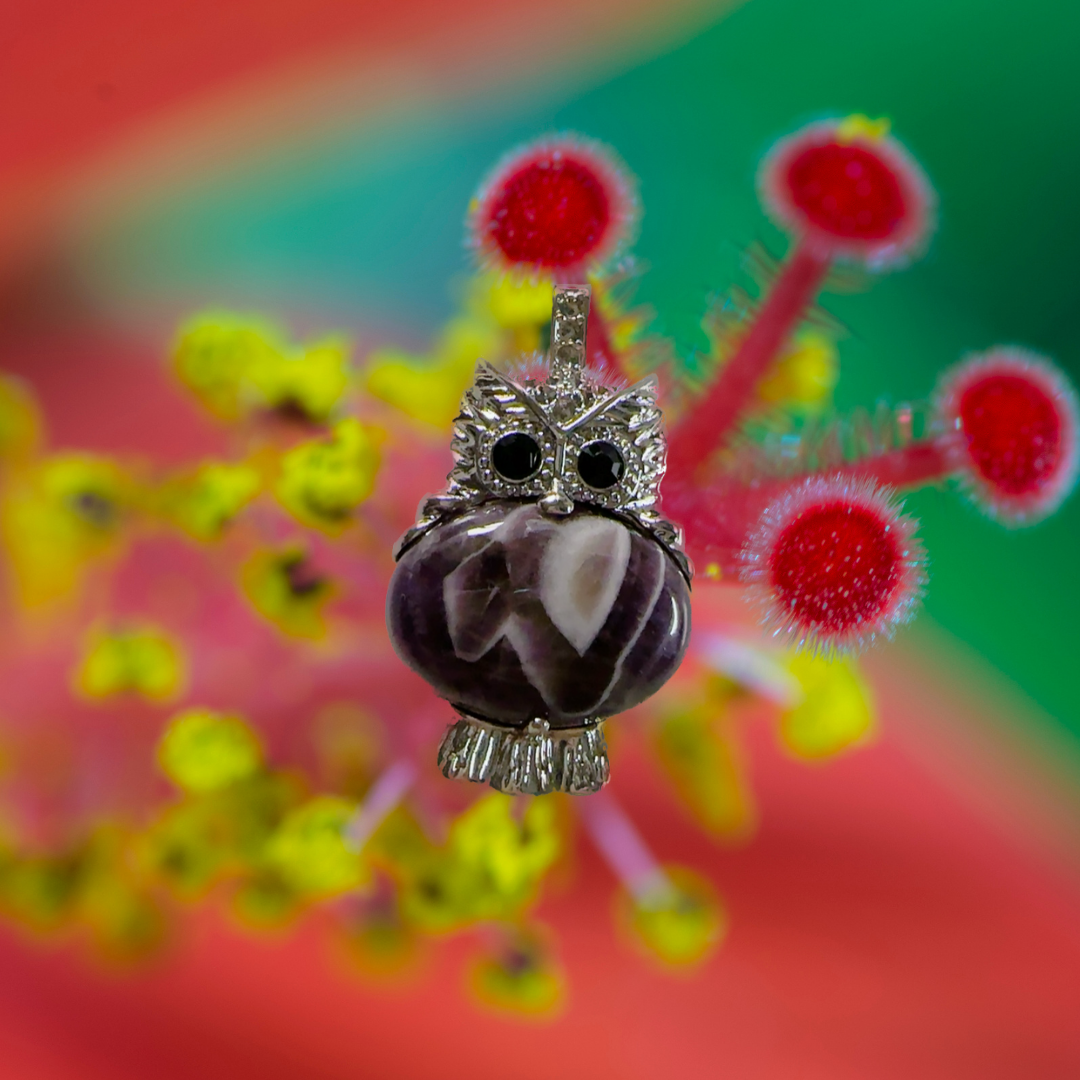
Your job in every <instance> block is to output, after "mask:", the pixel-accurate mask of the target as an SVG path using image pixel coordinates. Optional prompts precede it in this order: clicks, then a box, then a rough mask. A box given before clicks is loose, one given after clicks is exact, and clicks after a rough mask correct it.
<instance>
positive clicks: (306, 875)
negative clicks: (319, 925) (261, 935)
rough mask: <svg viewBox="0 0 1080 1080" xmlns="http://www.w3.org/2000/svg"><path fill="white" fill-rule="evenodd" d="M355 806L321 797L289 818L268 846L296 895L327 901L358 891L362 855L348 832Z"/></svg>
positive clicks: (269, 856)
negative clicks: (349, 841) (340, 894)
mask: <svg viewBox="0 0 1080 1080" xmlns="http://www.w3.org/2000/svg"><path fill="white" fill-rule="evenodd" d="M355 813H356V804H355V803H353V802H351V801H349V800H348V799H341V798H337V797H336V796H332V795H319V796H316V797H315V798H314V799H311V800H309V801H308V802H306V803H304V804H303V805H301V806H298V807H297V808H296V809H295V810H292V811H291V812H290V813H289V814H288V815H286V817H285V819H284V821H282V823H281V825H280V827H279V828H278V830H277V831H276V832H275V833H274V835H273V836H272V837H271V838H270V842H269V844H268V846H267V851H266V855H267V860H268V861H269V863H270V864H271V865H272V866H273V867H274V868H275V869H276V870H277V871H278V872H279V873H280V874H281V876H282V878H283V879H284V880H285V882H286V883H287V884H288V885H289V886H291V887H292V888H293V889H294V890H295V892H296V893H298V894H300V895H302V896H305V897H311V898H316V897H327V896H334V895H336V894H338V893H342V892H347V891H348V890H350V889H355V888H357V886H359V885H360V884H361V882H362V881H363V880H364V877H365V874H364V867H363V864H362V862H361V861H360V856H359V854H358V853H357V852H356V851H355V850H354V849H353V848H352V847H351V846H350V844H349V843H348V839H347V836H346V829H347V826H348V824H349V821H350V819H351V818H352V816H353V815H354V814H355Z"/></svg>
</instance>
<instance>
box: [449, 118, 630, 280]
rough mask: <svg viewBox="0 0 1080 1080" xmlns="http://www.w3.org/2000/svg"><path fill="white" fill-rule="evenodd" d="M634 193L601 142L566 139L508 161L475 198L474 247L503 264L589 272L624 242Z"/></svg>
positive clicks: (536, 145) (540, 145)
mask: <svg viewBox="0 0 1080 1080" xmlns="http://www.w3.org/2000/svg"><path fill="white" fill-rule="evenodd" d="M634 211H635V204H634V197H633V194H632V192H631V188H630V185H629V183H628V182H627V180H626V179H625V178H624V176H623V173H622V171H621V169H620V167H619V165H618V164H617V163H616V162H615V160H614V158H613V156H612V155H610V154H609V153H608V152H607V151H606V150H605V149H604V148H603V147H600V146H598V145H596V144H593V143H589V142H586V141H584V140H580V139H576V138H570V137H560V138H558V139H546V140H543V141H541V142H539V143H534V144H531V145H529V146H527V147H525V148H524V149H523V150H520V151H518V152H516V153H514V154H512V155H510V156H509V157H508V158H507V159H505V160H504V161H503V162H502V163H501V164H500V165H499V166H498V167H497V168H496V169H495V171H494V173H493V174H492V175H491V177H490V178H489V179H488V181H487V183H486V184H485V185H484V187H483V188H482V189H481V192H480V194H479V196H478V197H477V200H476V203H475V204H474V209H473V211H472V215H471V221H470V227H471V231H472V242H473V245H474V246H475V247H476V248H478V249H479V250H480V252H481V254H482V255H483V256H485V257H486V258H487V259H488V260H490V261H491V262H493V263H495V264H496V265H498V266H500V267H502V268H503V269H513V268H523V269H532V270H542V271H556V272H557V271H569V270H574V271H587V270H588V269H589V268H592V267H595V266H597V265H599V264H601V263H602V262H604V261H605V260H606V259H607V258H608V257H609V256H610V255H611V254H613V252H614V251H615V250H616V249H617V248H618V246H619V245H620V244H621V243H623V242H624V241H625V240H626V238H627V234H628V233H629V231H630V226H631V224H632V223H633V220H634Z"/></svg>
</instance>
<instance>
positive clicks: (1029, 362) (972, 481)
mask: <svg viewBox="0 0 1080 1080" xmlns="http://www.w3.org/2000/svg"><path fill="white" fill-rule="evenodd" d="M936 406H937V410H938V413H939V415H940V417H941V420H942V421H943V423H944V425H945V426H946V427H947V428H948V429H951V430H954V431H956V432H957V440H958V441H957V444H956V448H955V455H956V456H955V461H954V463H955V466H956V467H957V469H958V470H959V471H960V472H961V475H962V476H965V477H966V478H967V482H968V485H969V487H970V488H971V490H972V493H973V495H974V496H975V498H976V499H977V500H978V501H979V502H981V503H982V505H983V507H984V508H985V509H986V510H987V511H988V512H989V513H990V514H991V515H992V516H994V517H997V518H999V519H1001V520H1003V521H1006V522H1012V523H1020V522H1031V521H1037V520H1040V519H1041V518H1043V517H1045V516H1046V515H1047V514H1049V513H1051V512H1052V511H1053V510H1055V509H1056V508H1057V507H1058V506H1059V505H1060V504H1061V502H1062V500H1063V499H1064V498H1065V497H1066V496H1067V495H1068V494H1069V492H1070V490H1071V489H1072V486H1073V483H1074V481H1075V479H1076V471H1077V457H1078V452H1080V448H1078V441H1080V440H1078V433H1077V428H1078V426H1080V418H1078V409H1077V401H1076V392H1075V391H1074V390H1073V389H1072V387H1071V386H1070V385H1069V383H1068V382H1067V381H1066V379H1065V378H1064V377H1063V376H1062V375H1061V373H1060V372H1059V371H1058V370H1057V369H1056V368H1055V367H1054V366H1053V365H1052V364H1051V363H1050V362H1049V361H1047V360H1044V359H1043V358H1042V357H1040V356H1036V355H1035V354H1033V353H1029V352H1026V351H1025V350H1023V349H1017V348H1009V347H1002V348H998V349H994V350H992V351H991V352H989V353H986V354H985V355H982V356H976V357H973V358H972V359H970V360H966V361H965V362H964V363H962V364H960V365H959V366H958V367H956V368H954V369H953V370H952V371H951V372H948V373H946V374H945V375H944V376H943V378H942V380H941V382H940V384H939V387H938V391H937V394H936Z"/></svg>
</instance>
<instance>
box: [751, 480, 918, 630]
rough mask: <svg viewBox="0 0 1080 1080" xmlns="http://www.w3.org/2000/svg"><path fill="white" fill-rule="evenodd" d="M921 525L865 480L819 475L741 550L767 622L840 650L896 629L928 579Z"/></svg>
mask: <svg viewBox="0 0 1080 1080" xmlns="http://www.w3.org/2000/svg"><path fill="white" fill-rule="evenodd" d="M914 532H915V523H914V521H912V520H911V519H910V518H907V517H904V516H902V515H901V514H900V509H899V506H898V505H897V503H896V502H895V501H894V500H893V498H892V497H891V496H890V495H889V494H888V493H887V492H886V491H885V490H883V489H881V488H879V487H877V486H876V485H874V484H873V483H871V482H868V481H865V480H851V479H848V478H844V477H842V476H836V477H831V478H823V477H813V478H811V479H809V480H806V481H803V482H802V483H800V484H798V485H796V486H795V487H794V488H792V489H791V490H789V491H788V492H786V493H785V494H784V495H782V496H781V497H780V498H779V499H777V500H776V501H775V502H774V503H773V504H772V505H771V506H770V507H769V508H768V509H767V510H766V511H765V513H764V514H763V515H762V518H761V521H760V523H759V525H758V528H757V531H756V532H755V533H754V534H753V535H752V536H751V537H750V539H749V540H748V541H747V544H746V547H745V548H744V550H743V555H742V562H743V569H742V579H743V581H744V582H746V583H747V584H749V585H750V586H751V589H752V594H753V596H754V598H755V599H756V600H757V601H758V603H759V604H760V605H761V607H762V609H763V613H764V621H765V625H766V626H767V627H768V628H769V629H770V630H772V631H773V633H774V634H776V635H782V636H785V637H787V638H789V639H790V640H791V641H793V642H794V643H796V644H799V645H803V644H809V645H812V646H814V647H816V648H821V649H825V650H826V651H832V650H835V649H848V648H853V647H858V646H860V645H864V644H869V643H870V642H871V641H873V640H874V639H875V638H877V637H879V636H882V635H884V636H890V635H891V634H892V632H893V630H894V629H895V627H896V626H897V625H898V624H899V623H901V622H904V621H906V620H907V619H908V618H910V616H911V614H912V613H913V611H914V607H915V604H916V602H917V601H918V599H919V596H920V595H921V592H922V588H923V585H924V583H925V574H924V571H923V564H924V562H925V558H924V555H923V550H922V547H921V545H920V544H919V543H918V542H917V541H916V540H915V538H914Z"/></svg>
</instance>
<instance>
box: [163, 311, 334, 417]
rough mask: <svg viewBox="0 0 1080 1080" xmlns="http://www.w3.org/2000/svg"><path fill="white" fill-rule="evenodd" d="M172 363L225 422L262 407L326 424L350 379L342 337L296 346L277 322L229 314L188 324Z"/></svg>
mask: <svg viewBox="0 0 1080 1080" xmlns="http://www.w3.org/2000/svg"><path fill="white" fill-rule="evenodd" d="M173 365H174V368H175V370H176V373H177V375H178V376H179V377H180V379H181V381H182V382H183V383H184V385H185V386H187V388H188V389H189V390H191V391H192V392H193V393H194V394H195V395H196V397H198V398H199V400H200V401H201V402H202V403H203V405H204V406H205V407H206V408H207V409H209V410H210V411H211V412H213V413H214V414H215V415H217V416H220V417H221V418H222V419H225V420H236V419H238V418H240V417H242V416H244V415H245V414H246V413H248V412H250V411H252V410H254V409H262V410H279V411H284V412H289V411H293V412H296V413H297V414H298V415H300V416H302V417H304V418H305V419H308V420H312V421H317V422H321V421H323V420H326V419H328V418H329V417H330V416H331V415H332V413H333V412H334V411H335V410H336V409H337V407H338V406H339V405H340V404H341V402H342V401H343V399H344V398H345V395H346V394H347V392H348V389H349V385H350V381H351V375H350V370H349V350H348V345H347V343H346V342H345V341H344V340H342V339H340V338H328V339H325V340H322V341H316V342H313V343H311V344H308V345H295V346H294V345H291V344H290V343H289V342H288V341H287V340H286V339H285V337H284V335H282V333H281V332H280V331H279V330H278V329H277V328H276V327H274V326H272V325H271V324H269V323H267V322H264V321H262V320H260V319H248V318H243V317H240V316H237V315H233V314H229V313H213V312H211V313H207V314H204V315H201V316H199V317H197V318H195V319H193V320H191V321H190V322H189V323H187V324H186V325H185V326H184V327H182V328H181V331H180V335H179V337H178V339H177V342H176V346H175V349H174V352H173Z"/></svg>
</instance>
